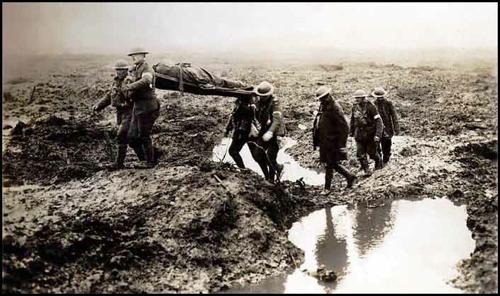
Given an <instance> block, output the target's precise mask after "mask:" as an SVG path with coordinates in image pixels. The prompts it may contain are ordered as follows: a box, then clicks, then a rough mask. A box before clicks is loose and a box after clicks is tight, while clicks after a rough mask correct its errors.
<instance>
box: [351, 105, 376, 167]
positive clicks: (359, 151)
mask: <svg viewBox="0 0 500 296" xmlns="http://www.w3.org/2000/svg"><path fill="white" fill-rule="evenodd" d="M350 126H351V128H350V135H351V136H353V137H354V139H355V140H356V156H357V157H358V160H359V162H360V164H361V168H362V169H363V170H364V171H365V172H368V159H367V157H366V154H368V155H369V156H370V158H371V159H373V160H374V161H375V168H376V169H380V168H381V167H382V159H381V157H380V154H379V151H378V149H377V145H378V143H376V142H375V140H374V137H375V136H377V137H378V138H381V137H382V131H383V123H382V119H380V115H379V113H378V111H377V107H375V105H374V104H373V103H371V102H370V101H367V100H365V101H363V102H362V103H360V104H357V103H355V104H354V105H353V107H352V113H351V124H350Z"/></svg>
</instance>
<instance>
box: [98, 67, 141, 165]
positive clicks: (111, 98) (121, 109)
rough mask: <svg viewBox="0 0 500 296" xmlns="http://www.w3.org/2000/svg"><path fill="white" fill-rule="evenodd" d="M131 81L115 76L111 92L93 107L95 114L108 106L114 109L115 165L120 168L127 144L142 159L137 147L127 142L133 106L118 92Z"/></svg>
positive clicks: (129, 78)
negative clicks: (115, 133)
mask: <svg viewBox="0 0 500 296" xmlns="http://www.w3.org/2000/svg"><path fill="white" fill-rule="evenodd" d="M131 80H132V78H131V77H127V78H125V79H120V78H119V77H118V76H115V78H114V81H113V86H112V90H111V91H110V92H108V93H107V94H106V96H105V97H104V98H102V99H101V100H100V101H99V102H98V103H97V104H96V106H95V111H97V112H98V111H101V110H102V109H104V108H106V107H107V106H110V105H111V106H113V107H115V108H116V123H117V125H118V132H117V135H116V139H117V143H118V153H117V156H116V160H115V163H116V164H117V165H118V166H122V165H123V162H124V161H125V156H126V152H127V144H129V145H130V147H131V148H133V149H134V151H135V152H136V154H137V156H138V157H139V159H144V153H143V152H142V151H141V149H139V148H138V146H137V145H134V144H133V143H129V141H128V131H129V128H130V123H131V121H132V107H133V104H132V102H131V101H130V100H129V99H128V98H127V97H126V96H125V95H123V94H122V93H121V92H120V91H119V89H120V88H121V87H122V85H125V84H127V83H130V82H131Z"/></svg>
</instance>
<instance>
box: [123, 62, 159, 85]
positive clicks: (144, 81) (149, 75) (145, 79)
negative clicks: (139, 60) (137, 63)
mask: <svg viewBox="0 0 500 296" xmlns="http://www.w3.org/2000/svg"><path fill="white" fill-rule="evenodd" d="M153 75H154V74H153V70H152V69H151V68H149V67H148V68H146V70H144V72H142V75H141V78H140V79H139V80H137V81H136V82H133V83H130V84H128V85H127V86H126V87H125V90H127V91H135V90H138V89H141V88H149V87H151V85H152V84H153Z"/></svg>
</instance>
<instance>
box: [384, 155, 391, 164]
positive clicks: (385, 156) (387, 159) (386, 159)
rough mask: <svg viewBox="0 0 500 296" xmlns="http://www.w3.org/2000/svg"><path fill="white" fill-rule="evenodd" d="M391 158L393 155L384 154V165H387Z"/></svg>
mask: <svg viewBox="0 0 500 296" xmlns="http://www.w3.org/2000/svg"><path fill="white" fill-rule="evenodd" d="M390 157H391V154H384V159H383V162H384V165H386V164H387V163H388V162H389V158H390Z"/></svg>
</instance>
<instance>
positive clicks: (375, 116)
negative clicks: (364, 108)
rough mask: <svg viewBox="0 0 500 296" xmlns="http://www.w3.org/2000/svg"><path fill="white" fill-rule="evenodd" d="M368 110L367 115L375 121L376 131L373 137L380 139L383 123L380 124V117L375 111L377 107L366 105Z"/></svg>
mask: <svg viewBox="0 0 500 296" xmlns="http://www.w3.org/2000/svg"><path fill="white" fill-rule="evenodd" d="M368 108H369V110H368V111H369V115H370V116H373V119H374V120H375V125H376V131H375V136H376V137H379V139H380V138H382V132H383V131H384V123H383V122H382V118H381V117H380V114H379V113H378V111H377V107H375V105H373V104H370V105H368Z"/></svg>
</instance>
